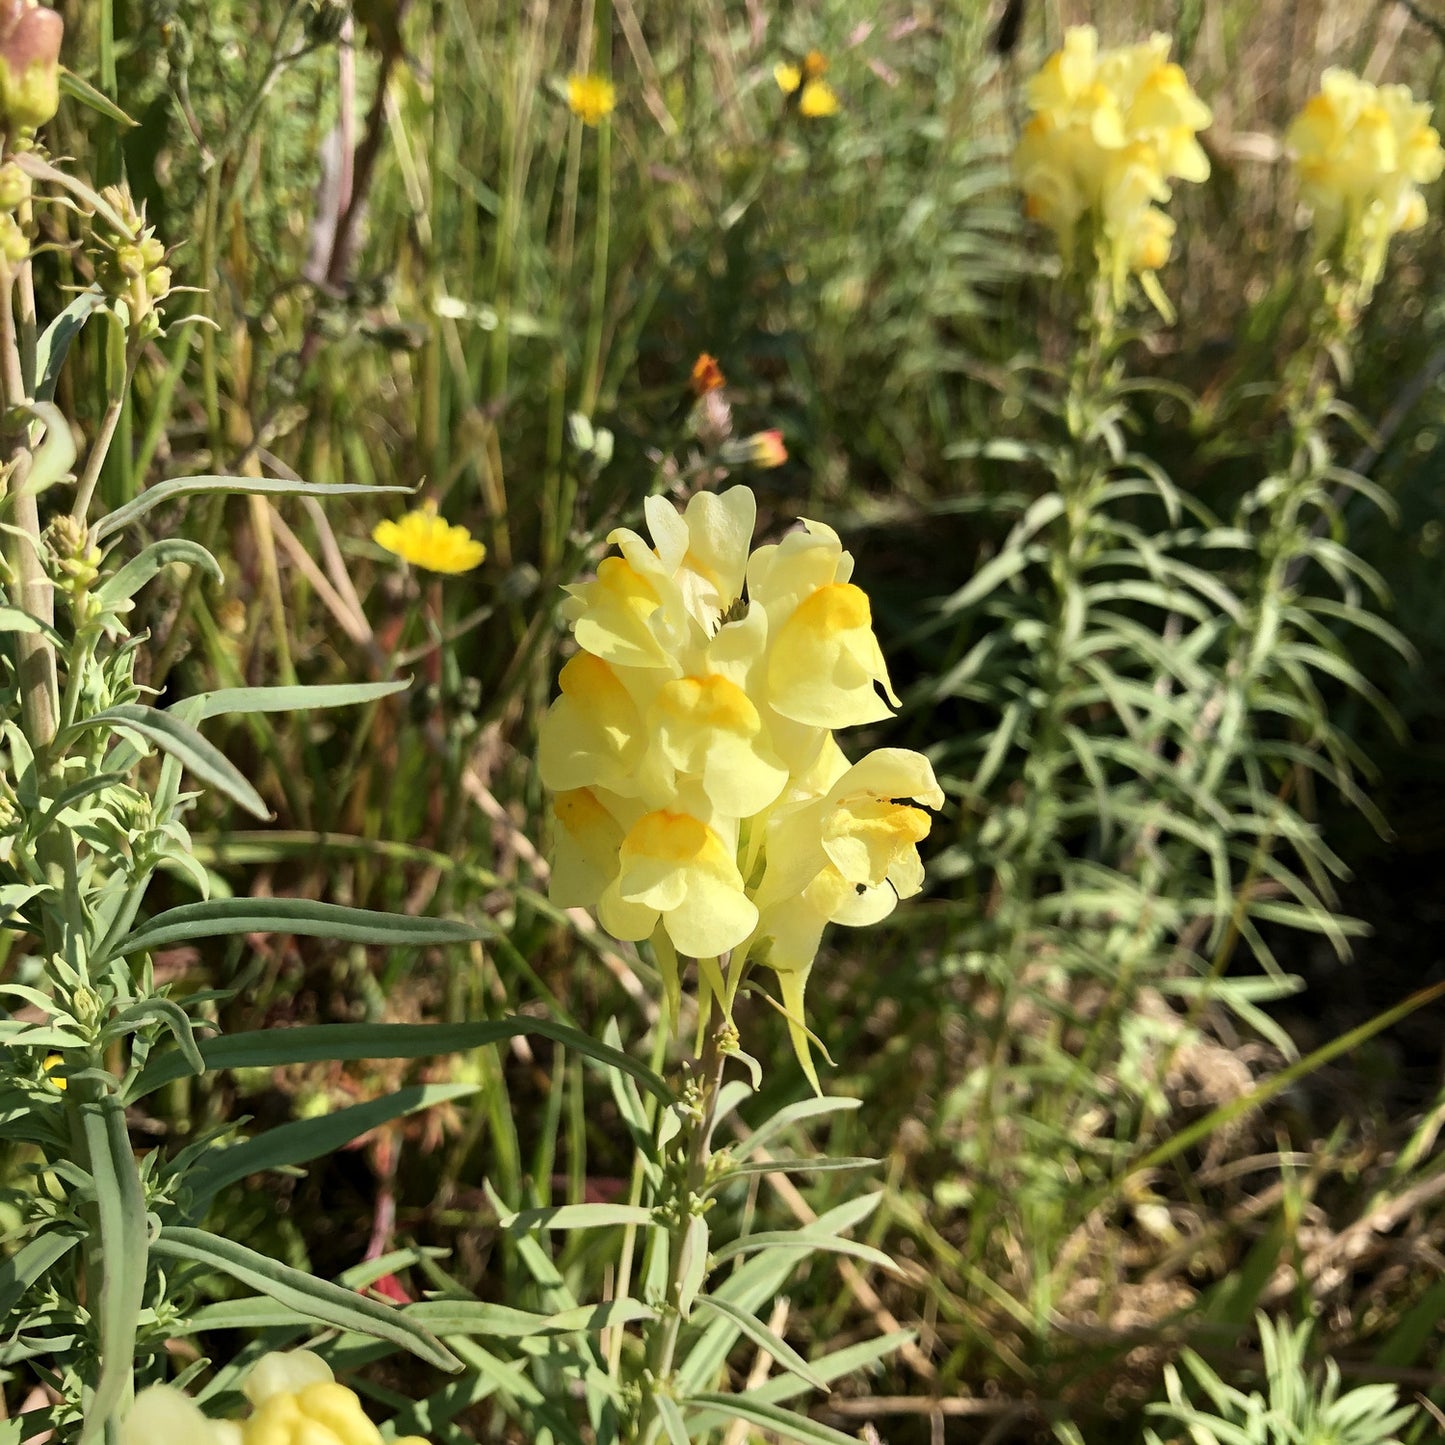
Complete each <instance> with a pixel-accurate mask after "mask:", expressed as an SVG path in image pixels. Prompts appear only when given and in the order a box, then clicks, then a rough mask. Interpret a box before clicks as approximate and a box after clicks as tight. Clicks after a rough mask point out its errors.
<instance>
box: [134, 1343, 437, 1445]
mask: <svg viewBox="0 0 1445 1445" xmlns="http://www.w3.org/2000/svg"><path fill="white" fill-rule="evenodd" d="M242 1389H243V1392H244V1393H245V1396H246V1398H247V1400H249V1401H250V1402H251V1407H252V1413H251V1415H250V1416H249V1418H247V1419H246V1420H242V1421H234V1420H210V1419H207V1418H206V1416H205V1415H204V1414H202V1413H201V1410H200V1408H199V1407H198V1406H197V1405H196V1404H195V1403H194V1401H192V1400H191V1399H189V1398H188V1397H187V1396H186V1395H185V1394H183V1393H182V1392H181V1391H180V1390H177V1389H175V1388H174V1387H173V1386H170V1385H152V1386H151V1387H150V1388H149V1389H147V1390H142V1391H141V1392H140V1394H139V1395H137V1396H136V1398H135V1404H134V1405H133V1406H132V1407H131V1409H130V1412H129V1414H127V1416H126V1418H125V1423H124V1424H123V1425H122V1426H121V1430H120V1445H382V1438H381V1431H380V1430H378V1429H377V1428H376V1426H375V1425H374V1424H372V1422H371V1421H370V1420H369V1419H368V1418H367V1415H366V1412H365V1410H363V1409H362V1406H361V1401H360V1399H359V1398H358V1397H357V1395H356V1392H355V1391H354V1390H349V1389H347V1387H346V1386H345V1385H341V1384H338V1383H337V1381H336V1378H335V1376H334V1375H332V1373H331V1367H330V1366H329V1365H328V1364H327V1363H326V1362H325V1361H324V1360H323V1359H321V1358H320V1356H318V1355H313V1354H312V1353H311V1352H310V1351H309V1350H292V1351H290V1352H288V1353H286V1354H270V1355H263V1356H262V1357H261V1359H259V1360H258V1361H257V1362H256V1364H255V1365H254V1366H253V1367H252V1369H251V1372H250V1374H249V1375H247V1377H246V1382H245V1384H244V1386H243V1387H242ZM395 1445H427V1442H426V1441H425V1440H423V1439H422V1438H421V1436H419V1435H407V1436H405V1437H404V1438H403V1439H399V1440H397V1441H396V1442H395Z"/></svg>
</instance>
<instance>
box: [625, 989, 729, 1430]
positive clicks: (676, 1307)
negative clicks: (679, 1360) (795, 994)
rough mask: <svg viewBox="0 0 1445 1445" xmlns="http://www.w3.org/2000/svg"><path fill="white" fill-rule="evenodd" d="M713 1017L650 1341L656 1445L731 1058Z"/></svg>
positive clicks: (645, 1418) (648, 1410)
mask: <svg viewBox="0 0 1445 1445" xmlns="http://www.w3.org/2000/svg"><path fill="white" fill-rule="evenodd" d="M715 1022H716V1021H715V1020H714V1019H712V1018H710V1019H709V1020H708V1022H707V1027H706V1038H705V1041H704V1043H703V1050H702V1058H701V1059H700V1060H699V1062H698V1068H697V1073H696V1075H695V1080H696V1085H697V1088H698V1090H699V1093H700V1097H699V1098H698V1099H697V1100H696V1101H695V1102H694V1105H693V1107H692V1109H691V1110H690V1115H691V1117H690V1119H689V1122H688V1124H687V1126H686V1130H685V1150H686V1153H685V1156H684V1161H683V1167H682V1174H681V1179H680V1181H679V1183H678V1186H677V1189H676V1192H675V1194H674V1195H673V1197H672V1199H671V1200H670V1201H669V1203H670V1204H671V1207H672V1218H671V1222H670V1225H669V1228H668V1242H667V1247H668V1281H667V1299H666V1302H665V1303H664V1305H663V1313H662V1319H661V1320H660V1322H659V1323H658V1324H657V1325H655V1326H654V1327H653V1329H652V1331H651V1333H650V1335H649V1337H648V1342H647V1375H646V1389H647V1396H646V1399H645V1402H644V1409H643V1413H642V1417H641V1434H640V1442H641V1445H655V1442H656V1440H657V1437H658V1435H659V1434H660V1433H661V1431H662V1415H661V1412H660V1411H659V1410H658V1408H657V1400H658V1397H659V1396H662V1395H665V1394H668V1393H669V1392H670V1391H671V1390H672V1371H673V1365H674V1362H675V1360H676V1357H677V1341H678V1336H679V1335H680V1334H681V1332H682V1325H683V1309H682V1306H683V1291H684V1289H685V1288H686V1285H687V1266H688V1259H687V1250H686V1244H687V1236H688V1229H689V1226H690V1225H691V1223H692V1220H693V1217H694V1214H695V1213H696V1211H697V1210H698V1209H700V1208H701V1207H702V1203H703V1198H702V1191H703V1186H704V1185H705V1184H706V1182H707V1166H708V1159H709V1157H710V1152H711V1143H712V1133H713V1128H714V1125H715V1124H716V1122H717V1096H718V1086H719V1085H720V1084H721V1082H722V1072H723V1067H724V1064H725V1062H726V1060H725V1058H724V1055H723V1052H722V1049H721V1047H720V1044H721V1034H720V1030H719V1029H718V1028H717V1027H715Z"/></svg>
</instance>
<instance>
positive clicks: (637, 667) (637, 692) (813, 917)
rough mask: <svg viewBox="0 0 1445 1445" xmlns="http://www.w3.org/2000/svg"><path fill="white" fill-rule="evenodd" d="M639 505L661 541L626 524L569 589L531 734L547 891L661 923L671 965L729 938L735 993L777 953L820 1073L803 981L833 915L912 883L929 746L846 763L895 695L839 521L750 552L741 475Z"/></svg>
mask: <svg viewBox="0 0 1445 1445" xmlns="http://www.w3.org/2000/svg"><path fill="white" fill-rule="evenodd" d="M644 505H645V512H646V517H647V523H648V527H649V530H650V531H651V534H652V540H653V543H654V545H653V546H649V545H648V544H647V541H646V540H644V538H642V537H641V536H639V535H638V534H637V533H636V532H633V531H630V530H628V529H626V528H619V529H617V530H616V531H614V532H613V533H612V534H611V535H610V536H609V538H608V540H609V542H611V543H613V544H614V545H615V546H616V547H617V548H618V549H619V551H620V553H621V555H620V556H609V557H607V558H605V559H604V560H603V561H602V562H601V564H600V565H599V567H598V569H597V575H596V578H595V580H592V581H589V582H583V583H581V584H579V585H577V586H574V587H571V588H569V589H568V591H569V592H570V594H571V596H570V597H569V599H568V601H567V603H566V604H565V605H564V614H565V615H566V617H567V618H568V620H569V621H570V622H571V625H572V631H573V634H574V636H575V638H576V641H577V644H578V647H579V649H580V650H579V651H578V652H577V653H576V655H575V656H573V657H572V658H571V659H570V661H568V663H567V664H566V666H565V667H563V669H562V675H561V679H560V683H561V696H560V697H558V698H557V699H556V701H555V702H554V703H553V704H552V707H551V709H550V710H549V711H548V713H547V716H546V718H545V720H544V722H543V725H542V734H541V740H540V752H539V764H540V768H541V773H542V780H543V782H544V783H545V784H546V785H547V787H548V788H550V789H551V790H552V791H553V793H554V795H555V797H554V802H553V811H554V815H555V819H556V828H555V830H554V832H555V836H554V851H553V873H552V882H551V890H552V897H553V899H554V900H555V901H556V902H557V903H559V904H561V905H563V906H565V907H574V906H582V907H594V906H595V907H596V908H597V911H598V916H599V918H600V919H601V922H602V924H603V926H604V927H605V928H606V929H607V930H608V931H609V932H610V933H612V934H613V935H614V936H616V937H618V938H622V939H632V940H639V939H645V938H648V937H652V936H654V934H656V935H657V936H658V938H659V942H660V945H661V947H660V948H659V953H660V956H661V957H662V960H663V962H664V967H665V968H666V963H667V958H668V956H669V955H670V953H671V950H672V949H675V950H676V951H677V953H681V954H685V955H687V956H689V957H693V958H697V959H699V960H704V961H709V962H710V961H711V960H713V959H717V958H719V957H721V956H722V955H725V954H728V953H729V952H730V951H731V961H730V965H729V967H730V970H731V975H732V976H731V978H730V979H729V980H728V991H729V993H731V992H732V991H734V990H735V989H736V986H737V979H738V977H739V971H740V970H741V968H742V966H743V963H744V961H745V960H751V961H752V962H755V963H761V964H765V965H766V966H768V967H770V968H772V969H774V970H775V971H776V972H777V974H778V976H779V980H780V987H781V990H782V995H783V1003H784V1007H785V1008H786V1010H787V1013H788V1018H789V1024H790V1027H791V1029H792V1033H793V1039H794V1043H795V1046H796V1047H797V1049H798V1053H799V1057H800V1059H801V1060H802V1062H803V1065H804V1067H805V1069H807V1070H808V1071H809V1074H810V1077H811V1076H812V1065H811V1061H810V1059H809V1057H808V1050H807V1042H806V1040H807V1033H806V1025H805V1023H804V1019H803V1012H802V1005H803V988H804V984H805V982H806V979H807V975H808V971H809V969H810V968H811V966H812V963H813V958H814V955H815V954H816V952H817V950H818V946H819V943H820V942H821V939H822V935H823V929H824V927H825V926H826V925H827V924H828V923H829V922H836V923H844V924H853V925H859V924H867V923H873V922H876V921H878V920H879V919H881V918H883V917H884V916H885V915H887V914H888V913H890V912H891V911H892V910H893V908H894V906H895V905H896V904H897V902H898V900H899V899H900V898H907V897H909V896H910V895H912V894H914V893H917V892H918V891H919V890H920V888H921V887H922V885H923V867H922V864H921V862H920V861H919V857H918V851H917V844H918V843H919V841H920V840H921V839H922V838H923V837H925V836H926V834H927V833H928V830H929V825H930V822H931V819H930V817H929V814H928V813H927V812H925V811H924V809H925V808H938V807H941V806H942V804H943V793H942V791H941V790H940V789H939V786H938V783H937V781H936V780H935V778H934V776H933V769H932V768H931V766H930V765H929V763H928V760H927V759H926V758H924V757H923V756H922V755H921V754H919V753H915V752H909V751H906V750H903V749H898V748H884V749H880V750H878V751H876V752H873V753H870V754H869V755H868V756H867V757H865V758H864V759H863V760H862V761H861V762H858V763H853V764H850V763H849V761H848V759H847V758H846V757H845V756H844V754H843V751H842V749H841V748H840V747H839V746H838V744H837V742H836V741H835V740H834V737H833V732H834V730H835V729H839V728H847V727H854V726H858V725H860V724H864V723H874V722H879V721H881V720H883V719H884V718H887V717H888V716H889V715H890V713H891V711H892V708H893V707H896V706H897V704H898V699H897V697H896V696H895V695H894V692H893V688H892V686H891V684H890V682H889V679H888V670H887V666H886V664H885V663H884V660H883V653H882V651H881V649H880V648H879V646H878V640H877V638H876V637H875V636H874V633H873V626H872V613H871V608H870V605H869V601H868V597H867V595H866V594H865V593H864V592H863V591H862V589H861V588H859V587H857V586H856V585H855V584H854V583H853V582H852V581H851V580H850V578H851V576H852V571H853V559H852V557H851V556H850V555H849V554H848V553H847V552H845V551H844V550H843V548H842V546H841V544H840V542H839V540H838V536H837V534H836V533H835V532H833V530H832V529H831V528H829V527H827V526H824V525H823V524H822V523H820V522H804V524H803V530H801V531H797V532H793V533H790V534H789V535H788V536H786V537H785V538H784V539H783V540H782V542H780V543H778V544H777V545H775V546H763V547H759V548H757V549H756V550H755V551H752V552H750V551H749V547H750V543H751V540H752V533H753V526H754V521H755V516H756V503H755V500H754V497H753V494H752V492H751V491H750V490H749V489H748V488H746V487H733V488H730V489H729V490H727V491H724V492H722V493H720V494H713V493H706V492H704V493H699V494H698V495H696V496H694V497H693V498H692V500H691V501H690V502H689V503H688V505H687V509H686V511H685V512H681V513H679V511H678V510H677V509H676V508H674V507H673V506H672V505H671V504H670V503H669V502H667V501H666V500H664V499H663V498H661V497H649V498H648V499H647V501H646V503H645V504H644ZM920 804H921V805H922V806H919V805H920ZM709 973H710V975H711V977H712V978H713V979H715V980H716V979H719V978H720V975H719V974H718V972H717V970H716V969H711V970H709ZM703 977H704V982H706V980H707V977H708V974H704V975H703ZM667 981H668V988H669V997H670V1001H671V1002H673V1003H675V1000H676V990H677V980H676V977H675V976H673V977H670V978H668V980H667Z"/></svg>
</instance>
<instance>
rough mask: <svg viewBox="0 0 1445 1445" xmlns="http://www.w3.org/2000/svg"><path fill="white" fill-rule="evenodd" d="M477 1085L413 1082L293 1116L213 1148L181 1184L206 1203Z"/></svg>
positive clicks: (462, 1094)
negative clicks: (318, 1113) (317, 1114)
mask: <svg viewBox="0 0 1445 1445" xmlns="http://www.w3.org/2000/svg"><path fill="white" fill-rule="evenodd" d="M203 1068H204V1065H200V1067H198V1068H197V1071H196V1072H197V1073H199V1072H201V1070H202V1069H203ZM480 1087H481V1086H480V1085H479V1084H414V1085H411V1086H409V1087H407V1088H404V1089H397V1090H395V1091H394V1092H393V1093H390V1094H386V1095H384V1096H383V1097H381V1098H379V1099H370V1100H368V1101H367V1102H366V1103H364V1104H352V1105H351V1106H350V1107H348V1108H345V1109H338V1110H337V1111H336V1112H335V1113H334V1114H327V1115H325V1116H323V1117H322V1118H319V1119H297V1120H295V1121H294V1122H292V1123H289V1124H282V1125H280V1126H278V1127H277V1128H275V1129H268V1130H267V1131H266V1132H265V1133H264V1134H257V1135H255V1136H254V1137H253V1138H250V1139H246V1140H244V1141H242V1142H241V1143H239V1144H233V1145H231V1146H230V1147H229V1148H223V1147H217V1148H215V1149H213V1150H212V1151H211V1152H210V1153H208V1154H206V1155H204V1156H202V1158H201V1160H200V1161H199V1162H198V1163H197V1164H196V1165H195V1166H194V1167H193V1168H192V1169H191V1170H190V1171H189V1173H188V1174H187V1176H186V1183H187V1185H188V1187H190V1188H191V1190H192V1191H193V1193H194V1195H195V1197H196V1199H197V1200H198V1201H199V1202H202V1203H205V1202H209V1201H210V1200H211V1199H213V1198H214V1197H215V1196H216V1195H217V1194H218V1193H220V1191H221V1190H222V1189H224V1188H225V1187H226V1186H227V1185H228V1184H234V1183H235V1182H236V1181H237V1180H240V1179H245V1178H246V1177H247V1176H248V1175H251V1174H261V1173H264V1172H266V1171H267V1170H271V1169H283V1168H287V1167H289V1166H293V1165H297V1164H305V1163H307V1162H308V1161H310V1160H312V1159H317V1158H320V1156H321V1155H323V1154H330V1153H333V1152H334V1151H335V1150H337V1149H341V1148H344V1147H345V1146H346V1145H347V1144H349V1143H350V1142H351V1141H352V1140H353V1139H359V1138H360V1137H361V1136H362V1135H363V1134H365V1133H367V1132H368V1131H369V1130H371V1129H376V1128H378V1127H380V1126H381V1125H382V1124H387V1123H390V1122H391V1121H392V1120H393V1119H402V1118H405V1117H406V1116H407V1115H409V1114H416V1113H420V1112H421V1111H422V1110H423V1109H430V1108H432V1107H433V1106H435V1105H437V1104H444V1103H448V1102H450V1101H451V1100H453V1099H464V1098H466V1097H467V1096H468V1095H469V1094H475V1093H476V1092H477V1090H478V1089H479V1088H480Z"/></svg>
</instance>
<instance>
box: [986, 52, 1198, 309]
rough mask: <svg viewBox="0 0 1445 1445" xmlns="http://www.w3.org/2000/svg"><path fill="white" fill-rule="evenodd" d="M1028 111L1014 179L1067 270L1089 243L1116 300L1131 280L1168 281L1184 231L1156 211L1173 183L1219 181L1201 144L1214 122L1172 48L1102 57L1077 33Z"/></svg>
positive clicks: (1049, 63) (1047, 65)
mask: <svg viewBox="0 0 1445 1445" xmlns="http://www.w3.org/2000/svg"><path fill="white" fill-rule="evenodd" d="M1028 102H1029V107H1030V109H1031V110H1032V111H1033V115H1032V116H1031V118H1030V119H1029V121H1028V122H1027V124H1026V125H1025V126H1024V128H1023V131H1022V134H1021V135H1020V138H1019V143H1018V145H1017V147H1016V148H1015V150H1014V158H1013V169H1014V175H1015V177H1016V179H1017V180H1018V183H1019V186H1020V187H1021V189H1022V190H1023V192H1024V197H1025V203H1024V204H1025V210H1026V211H1027V213H1028V214H1029V215H1030V216H1031V217H1033V218H1034V219H1035V220H1038V221H1040V222H1042V223H1043V224H1044V225H1046V226H1048V227H1049V228H1050V229H1051V230H1052V231H1053V232H1054V234H1055V237H1056V238H1057V241H1058V245H1059V251H1060V254H1061V255H1062V257H1063V260H1064V264H1065V266H1066V267H1068V266H1072V265H1073V264H1074V262H1075V259H1076V256H1077V253H1078V251H1079V249H1080V243H1081V241H1082V243H1083V245H1084V246H1085V247H1086V248H1087V249H1089V250H1092V252H1093V254H1094V256H1095V258H1096V261H1097V263H1098V264H1099V265H1100V266H1102V267H1103V268H1104V270H1105V273H1106V274H1108V275H1109V276H1110V277H1111V278H1112V281H1113V284H1114V288H1115V292H1116V293H1118V292H1119V291H1120V290H1121V289H1122V287H1123V284H1124V278H1125V277H1126V276H1127V274H1128V273H1129V272H1130V271H1136V272H1152V271H1155V270H1157V269H1158V268H1159V267H1160V266H1162V265H1163V264H1164V263H1165V262H1166V261H1167V260H1168V259H1169V251H1170V247H1171V241H1172V236H1173V230H1174V227H1173V223H1172V222H1171V221H1170V220H1169V218H1168V217H1167V216H1165V215H1164V213H1163V212H1162V211H1160V210H1158V209H1157V207H1158V206H1159V205H1161V204H1162V203H1163V202H1165V201H1167V200H1168V199H1169V197H1170V188H1169V182H1170V181H1171V180H1176V179H1177V180H1186V181H1203V180H1206V179H1207V178H1208V176H1209V158H1208V156H1207V155H1206V154H1205V153H1204V149H1203V147H1202V146H1201V145H1200V144H1199V141H1198V139H1197V134H1198V132H1199V131H1201V130H1203V129H1204V128H1205V127H1206V126H1208V125H1209V124H1210V122H1211V120H1212V119H1213V117H1212V115H1211V113H1210V110H1209V107H1208V106H1207V105H1205V104H1204V102H1203V101H1201V100H1200V99H1199V97H1198V96H1197V95H1195V94H1194V92H1193V90H1192V89H1191V88H1190V86H1189V81H1188V79H1187V77H1186V76H1185V74H1184V72H1183V71H1182V70H1181V69H1180V68H1179V66H1177V65H1175V64H1173V63H1171V62H1170V60H1169V39H1168V37H1167V36H1164V35H1154V36H1151V37H1150V39H1149V40H1147V41H1144V42H1142V43H1140V44H1137V45H1127V46H1121V47H1119V48H1117V49H1114V50H1105V51H1100V49H1099V40H1098V35H1097V33H1096V32H1095V31H1094V29H1093V27H1092V26H1088V25H1081V26H1074V27H1073V28H1071V29H1070V30H1068V31H1067V32H1066V34H1065V36H1064V44H1063V47H1062V49H1060V50H1058V51H1056V52H1055V53H1054V54H1053V55H1051V56H1050V57H1049V58H1048V60H1046V61H1045V62H1044V64H1043V66H1042V67H1041V68H1040V70H1039V72H1038V74H1037V75H1035V76H1034V77H1033V79H1032V80H1031V81H1030V82H1029V85H1028Z"/></svg>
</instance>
